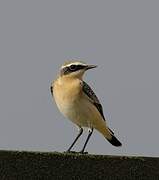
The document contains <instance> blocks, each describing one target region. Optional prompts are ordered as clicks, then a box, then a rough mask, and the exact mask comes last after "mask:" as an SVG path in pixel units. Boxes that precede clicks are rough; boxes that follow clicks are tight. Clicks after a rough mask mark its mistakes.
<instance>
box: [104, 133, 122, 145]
mask: <svg viewBox="0 0 159 180" xmlns="http://www.w3.org/2000/svg"><path fill="white" fill-rule="evenodd" d="M107 140H108V141H109V142H110V143H111V144H112V145H113V146H117V147H118V146H121V145H122V144H121V142H120V141H119V140H118V139H117V138H116V137H115V136H113V135H112V138H111V139H107Z"/></svg>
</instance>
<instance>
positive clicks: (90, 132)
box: [79, 128, 93, 154]
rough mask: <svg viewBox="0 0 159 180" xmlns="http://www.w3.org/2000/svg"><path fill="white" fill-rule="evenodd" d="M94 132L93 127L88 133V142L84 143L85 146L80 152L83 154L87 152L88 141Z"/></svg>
mask: <svg viewBox="0 0 159 180" xmlns="http://www.w3.org/2000/svg"><path fill="white" fill-rule="evenodd" d="M92 133H93V128H91V129H89V134H88V136H87V139H86V142H85V143H84V146H83V148H82V150H81V151H80V152H79V153H82V154H84V153H85V152H84V150H85V148H86V145H87V143H88V141H89V139H90V137H91V135H92ZM86 154H87V153H86Z"/></svg>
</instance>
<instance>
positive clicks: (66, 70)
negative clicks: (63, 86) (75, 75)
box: [61, 64, 86, 75]
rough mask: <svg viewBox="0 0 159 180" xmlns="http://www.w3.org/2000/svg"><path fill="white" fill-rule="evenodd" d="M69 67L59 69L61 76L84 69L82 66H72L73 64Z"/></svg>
mask: <svg viewBox="0 0 159 180" xmlns="http://www.w3.org/2000/svg"><path fill="white" fill-rule="evenodd" d="M71 66H72V65H71ZM71 66H67V67H64V68H63V69H61V75H66V74H69V73H71V72H75V71H78V70H80V69H84V68H85V67H86V66H84V65H74V64H73V67H72V68H71Z"/></svg>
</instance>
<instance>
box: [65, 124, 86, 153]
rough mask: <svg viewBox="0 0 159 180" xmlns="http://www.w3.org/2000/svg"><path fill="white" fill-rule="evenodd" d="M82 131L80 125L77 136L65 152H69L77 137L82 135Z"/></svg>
mask: <svg viewBox="0 0 159 180" xmlns="http://www.w3.org/2000/svg"><path fill="white" fill-rule="evenodd" d="M82 133H83V129H82V128H81V127H80V129H79V133H78V135H77V137H76V138H75V140H74V141H73V143H72V144H71V146H70V147H69V148H68V150H67V151H66V152H71V149H72V147H73V146H74V144H75V143H76V141H77V140H78V138H79V137H80V136H81V135H82Z"/></svg>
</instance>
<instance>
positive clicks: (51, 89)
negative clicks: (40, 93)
mask: <svg viewBox="0 0 159 180" xmlns="http://www.w3.org/2000/svg"><path fill="white" fill-rule="evenodd" d="M50 91H51V95H52V96H53V85H51V86H50Z"/></svg>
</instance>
